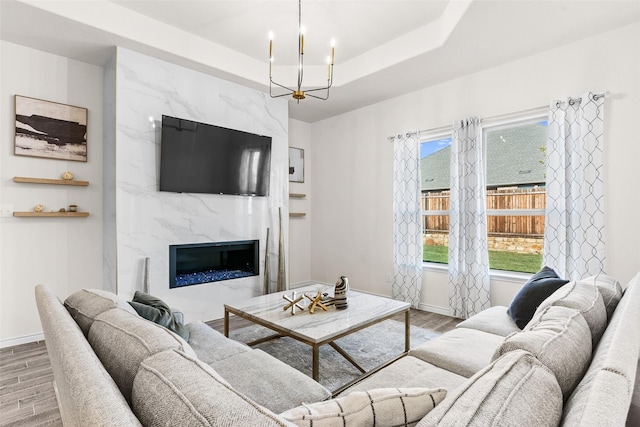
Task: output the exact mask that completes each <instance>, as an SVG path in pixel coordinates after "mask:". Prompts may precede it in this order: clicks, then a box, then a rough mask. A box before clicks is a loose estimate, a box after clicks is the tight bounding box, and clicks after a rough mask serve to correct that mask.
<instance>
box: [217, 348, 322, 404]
mask: <svg viewBox="0 0 640 427" xmlns="http://www.w3.org/2000/svg"><path fill="white" fill-rule="evenodd" d="M210 366H211V367H212V368H213V369H215V371H216V372H218V373H219V374H220V376H222V377H223V378H224V379H225V380H227V381H228V382H229V384H231V386H232V387H233V388H235V389H236V390H237V391H238V392H240V393H242V394H244V395H245V396H247V397H248V398H250V399H251V400H253V401H254V402H256V403H258V404H259V405H262V406H264V407H265V408H268V409H270V410H272V411H273V412H275V413H280V412H282V411H286V410H287V409H290V408H293V407H296V406H299V405H301V404H302V403H304V402H317V401H319V400H324V399H326V398H328V397H330V396H331V392H330V391H329V390H327V389H326V388H325V387H324V386H322V385H321V384H320V383H318V382H316V381H314V380H313V379H312V378H311V377H309V376H307V375H305V374H303V373H302V372H300V371H298V370H297V369H295V368H292V367H291V366H289V365H287V364H286V363H284V362H282V361H280V360H278V359H276V358H275V357H273V356H271V355H269V354H267V353H265V352H264V351H262V350H259V349H252V350H251V351H248V352H243V353H239V354H237V355H235V356H233V357H228V358H226V359H223V360H220V361H218V362H215V363H212V364H211V365H210ZM274 390H277V392H275V393H274Z"/></svg>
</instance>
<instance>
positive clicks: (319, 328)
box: [224, 284, 410, 381]
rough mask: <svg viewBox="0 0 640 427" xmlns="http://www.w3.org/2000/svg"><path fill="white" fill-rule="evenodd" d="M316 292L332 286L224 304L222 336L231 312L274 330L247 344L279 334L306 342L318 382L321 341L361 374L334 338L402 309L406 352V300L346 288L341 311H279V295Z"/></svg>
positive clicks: (330, 291) (329, 290)
mask: <svg viewBox="0 0 640 427" xmlns="http://www.w3.org/2000/svg"><path fill="white" fill-rule="evenodd" d="M318 291H320V292H322V293H328V294H329V295H330V296H333V286H330V285H323V284H312V285H308V286H305V287H301V288H297V289H294V290H290V291H285V292H276V293H272V294H268V295H262V296H258V297H254V298H249V299H246V300H243V301H238V302H234V303H229V304H225V305H224V335H225V336H227V337H228V336H229V314H230V313H231V314H235V315H236V316H239V317H242V318H244V319H247V320H250V321H252V322H254V323H257V324H259V325H262V326H264V327H266V328H269V329H271V330H273V331H275V332H276V334H275V335H271V336H269V337H265V338H261V339H259V340H256V341H253V342H251V343H248V344H249V345H256V344H258V343H260V342H264V341H267V340H270V339H273V338H277V337H281V336H285V337H291V338H294V339H296V340H298V341H300V342H302V343H305V344H307V345H310V346H311V347H312V351H313V356H312V361H313V366H312V377H313V379H314V380H316V381H318V378H319V372H318V371H319V360H318V359H319V357H318V356H319V349H320V346H322V345H324V344H329V345H331V346H332V347H333V348H334V349H335V350H336V351H338V353H340V354H341V355H342V356H343V357H344V358H345V359H347V360H348V361H349V362H351V363H352V364H353V365H354V366H355V367H357V368H358V369H359V370H360V371H361V372H362V373H365V372H366V371H365V370H364V369H363V368H362V367H361V366H360V365H359V364H358V363H357V362H356V361H355V360H353V358H352V357H351V356H350V355H349V354H347V352H346V351H344V350H343V349H342V348H340V346H339V345H337V344H336V343H335V340H337V339H339V338H342V337H344V336H346V335H349V334H352V333H354V332H357V331H359V330H361V329H364V328H366V327H369V326H371V325H374V324H376V323H378V322H381V321H383V320H386V319H389V318H390V317H392V316H394V315H396V314H398V313H402V312H404V313H405V336H404V347H405V353H406V352H408V351H409V348H410V335H409V325H410V323H409V308H410V304H409V303H407V302H402V301H396V300H392V299H390V298H385V297H380V296H377V295H371V294H365V293H362V292H357V291H349V307H348V308H346V309H344V310H337V309H336V308H335V307H333V306H331V307H329V308H328V310H327V311H323V310H322V309H320V308H316V309H315V310H314V313H313V314H311V313H310V312H309V310H308V309H306V310H304V311H297V312H296V314H295V315H291V312H290V310H289V311H285V310H283V307H284V306H285V305H286V304H287V301H286V300H285V299H284V298H283V295H287V296H289V297H291V295H292V293H293V292H295V293H296V295H301V294H303V293H304V294H306V295H309V296H315V295H316V294H317V292H318ZM305 300H306V302H307V303H310V301H309V300H307V299H306V298H305ZM307 305H308V304H307ZM405 353H403V354H405Z"/></svg>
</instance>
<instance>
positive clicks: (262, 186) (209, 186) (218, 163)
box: [160, 115, 271, 196]
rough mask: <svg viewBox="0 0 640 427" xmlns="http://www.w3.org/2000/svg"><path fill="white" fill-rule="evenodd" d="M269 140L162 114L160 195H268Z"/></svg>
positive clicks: (268, 137) (269, 138) (264, 137)
mask: <svg viewBox="0 0 640 427" xmlns="http://www.w3.org/2000/svg"><path fill="white" fill-rule="evenodd" d="M270 169H271V137H270V136H262V135H256V134H252V133H248V132H242V131H239V130H233V129H227V128H223V127H219V126H213V125H209V124H206V123H199V122H194V121H191V120H185V119H180V118H177V117H170V116H165V115H163V116H162V139H161V141H160V191H170V192H174V193H211V194H237V195H244V196H268V195H269V172H270Z"/></svg>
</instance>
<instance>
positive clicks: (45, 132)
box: [14, 95, 87, 162]
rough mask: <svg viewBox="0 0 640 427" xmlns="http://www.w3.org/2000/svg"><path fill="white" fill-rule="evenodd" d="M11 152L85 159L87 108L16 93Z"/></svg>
mask: <svg viewBox="0 0 640 427" xmlns="http://www.w3.org/2000/svg"><path fill="white" fill-rule="evenodd" d="M15 111H16V133H15V140H14V154H16V155H18V156H31V157H44V158H47V159H59V160H74V161H78V162H86V161H87V109H86V108H82V107H74V106H73V105H66V104H59V103H57V102H50V101H44V100H42V99H35V98H28V97H26V96H20V95H16V96H15Z"/></svg>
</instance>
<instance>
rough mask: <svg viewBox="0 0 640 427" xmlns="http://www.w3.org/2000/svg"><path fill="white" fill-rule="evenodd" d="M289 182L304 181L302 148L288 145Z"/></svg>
mask: <svg viewBox="0 0 640 427" xmlns="http://www.w3.org/2000/svg"><path fill="white" fill-rule="evenodd" d="M289 182H304V150H303V149H302V148H293V147H289Z"/></svg>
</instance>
